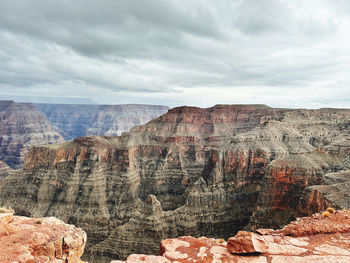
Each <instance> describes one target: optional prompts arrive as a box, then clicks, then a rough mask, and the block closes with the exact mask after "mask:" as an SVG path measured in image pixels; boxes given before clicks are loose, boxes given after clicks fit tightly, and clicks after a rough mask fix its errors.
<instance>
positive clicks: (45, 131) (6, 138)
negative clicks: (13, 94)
mask: <svg viewBox="0 0 350 263" xmlns="http://www.w3.org/2000/svg"><path fill="white" fill-rule="evenodd" d="M0 120H1V121H0V160H2V161H4V162H5V163H6V164H8V165H9V166H11V167H12V168H15V169H18V168H21V167H22V165H23V160H24V156H25V154H26V152H27V151H28V150H29V148H30V147H32V146H34V145H42V144H52V143H62V142H64V139H63V138H62V136H61V135H59V134H58V133H57V132H55V131H54V130H53V128H52V126H51V125H50V123H49V122H48V121H47V119H46V118H45V116H44V115H43V114H42V113H40V112H39V111H38V110H37V109H36V108H35V106H34V105H33V104H30V103H15V102H13V101H0Z"/></svg>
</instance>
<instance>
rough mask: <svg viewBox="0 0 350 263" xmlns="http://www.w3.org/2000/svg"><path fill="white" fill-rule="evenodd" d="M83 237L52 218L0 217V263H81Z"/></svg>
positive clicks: (73, 229) (8, 215)
mask: <svg viewBox="0 0 350 263" xmlns="http://www.w3.org/2000/svg"><path fill="white" fill-rule="evenodd" d="M85 243H86V233H85V232H84V231H83V230H82V229H80V228H75V227H74V226H73V225H67V224H65V223H63V222H62V221H61V220H58V219H56V218H54V217H48V218H28V217H22V216H14V215H13V214H12V213H0V262H1V263H7V262H11V263H44V262H45V263H47V262H55V263H75V262H79V263H80V262H81V260H80V257H81V255H82V254H83V252H84V247H85Z"/></svg>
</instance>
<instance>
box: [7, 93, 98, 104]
mask: <svg viewBox="0 0 350 263" xmlns="http://www.w3.org/2000/svg"><path fill="white" fill-rule="evenodd" d="M0 100H14V101H16V102H30V103H50V104H85V105H96V104H97V103H96V102H94V101H93V100H91V99H88V98H79V97H45V96H19V95H0Z"/></svg>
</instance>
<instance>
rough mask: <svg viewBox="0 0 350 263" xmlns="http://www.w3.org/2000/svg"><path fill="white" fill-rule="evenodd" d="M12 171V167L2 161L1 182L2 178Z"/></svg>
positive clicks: (0, 169) (0, 165) (0, 166)
mask: <svg viewBox="0 0 350 263" xmlns="http://www.w3.org/2000/svg"><path fill="white" fill-rule="evenodd" d="M10 171H12V169H11V167H10V166H8V165H7V164H6V163H4V162H2V161H0V182H1V179H3V178H5V176H6V175H7V174H8V173H9V172H10ZM0 184H1V183H0Z"/></svg>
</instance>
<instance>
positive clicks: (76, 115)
mask: <svg viewBox="0 0 350 263" xmlns="http://www.w3.org/2000/svg"><path fill="white" fill-rule="evenodd" d="M35 106H36V107H37V108H38V109H39V110H40V111H41V112H43V113H44V114H45V115H46V117H47V119H48V120H49V121H50V123H51V124H52V125H53V126H54V127H56V129H57V132H59V133H60V134H61V135H62V136H63V137H64V139H65V140H66V141H71V140H74V139H75V138H78V137H82V136H86V135H108V136H115V135H121V134H122V133H123V132H126V131H129V130H130V129H131V128H132V127H133V126H135V125H141V124H145V123H147V122H148V121H150V120H151V119H153V118H156V117H158V116H160V115H162V114H164V113H165V112H167V110H168V109H169V107H167V106H160V105H142V104H125V105H78V104H44V103H37V104H35Z"/></svg>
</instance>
